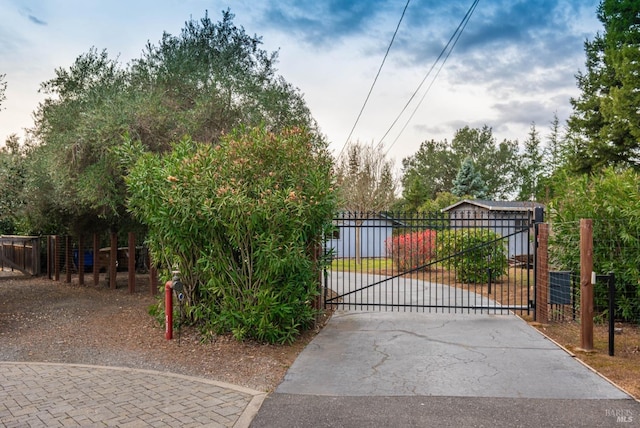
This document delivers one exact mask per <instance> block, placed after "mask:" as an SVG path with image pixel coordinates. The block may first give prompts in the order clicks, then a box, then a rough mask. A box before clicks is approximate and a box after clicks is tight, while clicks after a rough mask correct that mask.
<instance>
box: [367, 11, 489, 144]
mask: <svg viewBox="0 0 640 428" xmlns="http://www.w3.org/2000/svg"><path fill="white" fill-rule="evenodd" d="M479 1H480V0H475V1H474V2H473V4H472V5H471V6H470V7H469V10H467V13H466V14H465V15H464V18H462V21H460V24H458V27H457V28H456V30H455V31H454V32H453V34H452V35H451V38H450V39H449V41H448V42H447V44H446V45H445V46H444V48H442V51H441V52H440V55H438V58H436V60H435V61H434V62H433V64H432V65H431V67H430V68H429V71H428V72H427V74H426V75H425V76H424V78H423V79H422V81H421V82H420V84H419V85H418V87H417V88H416V90H415V91H414V92H413V94H411V97H409V100H408V101H407V103H406V104H405V105H404V107H403V108H402V110H401V111H400V113H399V114H398V116H396V118H395V119H394V121H393V122H392V123H391V126H389V129H387V132H385V133H384V135H383V136H382V138H381V139H380V141H379V142H378V144H377V146H376V147H379V146H380V145H381V144H382V142H383V141H384V139H385V138H386V137H387V135H389V132H391V130H392V129H393V127H394V126H395V125H396V123H398V120H400V117H402V115H403V114H404V112H405V111H406V110H407V108H408V107H409V104H411V101H413V99H414V98H415V96H416V95H417V93H418V92H419V91H420V89H421V88H422V85H424V82H425V81H426V80H427V77H429V75H430V74H431V72H432V71H433V69H434V68H435V66H436V64H437V63H438V62H439V61H440V59H441V58H442V57H443V55H444V54H445V52H446V51H447V50H448V49H449V45H451V43H452V42H453V40H454V39H455V38H456V35H457V34H458V32H459V31H460V29H461V28H462V27H463V25H466V24H465V21H468V19H469V18H470V17H471V13H472V12H473V10H474V9H475V7H476V5H477V4H478V2H479Z"/></svg>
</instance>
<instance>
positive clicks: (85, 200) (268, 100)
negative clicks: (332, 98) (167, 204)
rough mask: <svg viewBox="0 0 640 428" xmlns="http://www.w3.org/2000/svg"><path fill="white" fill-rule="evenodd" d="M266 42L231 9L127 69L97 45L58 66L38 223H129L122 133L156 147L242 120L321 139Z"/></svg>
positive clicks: (35, 188)
mask: <svg viewBox="0 0 640 428" xmlns="http://www.w3.org/2000/svg"><path fill="white" fill-rule="evenodd" d="M260 44H261V39H260V38H259V37H257V36H250V35H248V34H247V33H246V32H245V30H244V28H242V27H238V26H236V25H234V24H233V14H231V13H230V12H229V11H226V12H223V14H222V20H221V21H220V22H213V21H212V20H210V19H209V17H208V16H207V15H205V17H204V18H202V19H201V20H189V21H188V22H186V23H185V27H184V29H183V30H182V32H181V33H180V34H179V35H177V36H173V35H170V34H167V33H165V34H164V35H163V36H162V39H161V41H160V42H159V43H158V44H157V45H153V44H148V45H147V47H146V49H145V50H144V51H143V53H142V55H141V57H140V58H139V59H136V60H134V61H132V62H131V63H130V64H128V65H127V66H122V65H121V64H120V63H119V62H118V61H117V60H116V59H112V58H110V57H109V55H108V54H107V52H106V51H104V50H103V51H98V50H96V49H94V48H93V49H91V50H90V51H89V52H87V53H84V54H82V55H80V56H79V57H78V58H77V59H76V61H75V62H74V63H73V64H72V65H71V66H70V67H69V68H59V69H57V70H56V71H55V74H56V75H55V77H54V78H53V79H51V80H49V81H47V82H44V83H43V84H42V91H43V92H44V93H45V94H47V95H48V98H47V99H46V100H45V101H44V102H43V103H42V104H41V105H40V106H39V108H38V110H37V111H36V113H35V117H36V124H35V128H34V129H33V131H32V134H33V137H34V139H35V141H37V142H38V143H39V145H38V147H37V148H36V149H35V151H34V153H33V156H32V157H33V158H32V159H31V164H32V165H33V169H34V170H33V171H32V173H33V175H31V173H30V183H31V185H30V188H29V189H28V192H27V194H28V195H29V198H28V199H27V204H28V205H27V210H26V212H28V213H29V215H30V217H31V223H32V225H33V226H32V228H33V229H34V230H36V231H41V230H44V229H46V228H48V227H50V220H59V221H57V223H59V224H63V225H65V227H66V229H68V230H69V231H71V232H74V229H76V231H79V230H91V229H94V230H101V229H104V228H105V227H110V228H112V229H118V228H123V227H131V218H130V216H129V215H128V213H127V211H126V209H125V200H126V195H125V186H124V183H123V179H122V171H121V170H120V168H119V166H118V159H117V158H116V157H115V156H114V155H113V148H115V147H118V146H119V145H121V144H122V141H123V137H124V136H127V137H128V138H131V139H135V140H139V141H141V142H142V144H143V145H144V146H145V147H146V148H147V149H148V150H150V151H152V152H158V153H161V152H164V151H166V150H168V149H169V147H170V142H172V141H177V140H179V139H180V138H181V137H182V136H183V135H187V134H188V135H191V136H192V137H193V138H194V139H195V140H197V141H201V142H204V143H209V144H217V141H218V139H219V138H220V136H221V135H223V134H225V133H229V132H230V131H231V130H232V129H233V128H234V127H236V126H238V125H240V124H245V125H261V124H264V126H266V127H267V129H269V130H272V131H277V130H279V129H283V128H284V127H285V126H304V127H306V128H308V129H311V130H312V134H313V135H314V136H315V137H314V138H317V139H321V137H320V136H319V133H318V132H317V131H315V129H316V127H315V124H314V122H313V119H312V118H311V115H310V113H309V110H308V108H307V107H306V105H305V103H304V100H303V98H302V95H301V94H300V92H299V91H298V90H297V89H296V88H293V87H292V86H291V85H290V84H288V83H287V82H286V81H285V80H284V79H283V78H282V77H280V76H278V75H277V74H276V70H275V63H276V61H277V53H275V52H274V53H269V52H266V51H265V50H263V49H261V48H260ZM43 210H46V211H43ZM61 231H62V230H58V232H61Z"/></svg>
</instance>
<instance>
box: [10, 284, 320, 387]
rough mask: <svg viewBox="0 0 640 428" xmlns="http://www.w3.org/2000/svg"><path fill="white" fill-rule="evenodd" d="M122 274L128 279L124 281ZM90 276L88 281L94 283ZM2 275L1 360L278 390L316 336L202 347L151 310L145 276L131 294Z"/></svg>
mask: <svg viewBox="0 0 640 428" xmlns="http://www.w3.org/2000/svg"><path fill="white" fill-rule="evenodd" d="M120 275H123V276H120ZM90 280H91V278H87V279H86V281H90ZM63 281H64V279H63V280H62V281H59V282H56V281H51V280H48V279H45V278H24V277H15V276H12V275H11V274H9V273H7V272H0V342H1V346H0V360H1V361H34V362H54V363H75V364H91V365H100V366H119V367H131V368H140V369H150V370H158V371H169V372H172V373H178V374H184V375H190V376H199V377H204V378H208V379H212V380H218V381H223V382H229V383H232V384H236V385H241V386H245V387H248V388H252V389H255V390H259V391H265V392H269V391H272V390H273V389H274V388H275V387H276V386H277V385H278V384H279V383H280V381H281V380H282V378H283V376H284V374H285V372H286V370H287V368H288V367H289V366H290V365H291V364H292V363H293V361H294V359H295V358H296V356H297V355H298V354H299V353H300V351H301V350H302V349H303V348H304V346H305V345H306V344H307V343H308V342H309V341H310V340H311V338H312V337H313V336H314V335H315V333H316V332H313V331H312V332H307V333H305V334H304V335H303V336H302V337H301V338H300V340H298V341H297V342H296V343H294V344H293V345H290V346H280V345H266V344H260V343H255V342H249V341H247V342H243V343H239V342H237V341H235V340H234V339H233V338H231V337H228V336H218V337H217V338H215V340H213V341H208V342H203V341H202V340H201V339H202V338H201V336H200V335H199V334H198V332H197V331H195V330H193V329H182V331H180V332H179V333H178V332H177V331H174V340H171V341H169V340H166V339H165V338H164V328H163V326H161V325H159V324H158V323H157V322H156V320H155V319H154V318H153V317H151V316H150V315H149V313H148V308H149V307H150V306H151V305H153V304H154V303H156V302H157V298H155V297H153V296H151V295H150V293H149V288H148V282H147V278H146V277H138V281H137V285H136V292H135V293H133V294H130V293H129V291H128V287H127V277H126V273H124V274H119V276H118V287H117V289H115V290H111V289H109V288H107V286H106V285H105V284H106V283H105V281H104V279H102V283H103V284H102V285H100V286H98V287H94V286H92V285H83V286H80V285H78V284H77V278H74V279H73V280H72V282H71V283H64V282H63Z"/></svg>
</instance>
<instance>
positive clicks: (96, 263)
mask: <svg viewBox="0 0 640 428" xmlns="http://www.w3.org/2000/svg"><path fill="white" fill-rule="evenodd" d="M99 283H100V240H99V239H98V234H97V233H94V234H93V285H94V286H96V287H97V286H98V284H99Z"/></svg>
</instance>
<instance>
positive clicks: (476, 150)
mask: <svg viewBox="0 0 640 428" xmlns="http://www.w3.org/2000/svg"><path fill="white" fill-rule="evenodd" d="M467 157H469V158H470V160H471V161H472V163H473V165H474V168H475V169H476V171H477V172H478V174H479V175H480V177H481V179H482V181H483V182H484V184H485V186H486V196H487V197H490V198H508V197H510V196H511V195H512V194H513V193H514V192H516V191H517V190H518V187H517V184H518V182H517V180H516V178H517V176H518V173H519V170H518V168H519V160H518V143H517V141H509V140H504V141H502V142H501V143H497V141H496V139H495V138H494V136H493V132H492V130H491V128H490V127H488V126H484V127H482V128H470V127H468V126H465V127H464V128H461V129H459V130H458V131H456V134H455V136H454V138H453V140H452V141H451V143H449V142H447V141H446V140H445V141H441V142H436V141H433V140H431V141H425V142H424V143H422V144H421V145H420V149H419V150H418V151H417V152H416V154H414V155H413V156H410V157H407V158H405V159H403V161H402V165H403V176H402V184H403V189H404V190H403V197H404V198H405V200H406V201H407V202H408V204H407V206H408V207H409V208H411V209H417V208H418V207H420V206H421V205H422V204H424V202H426V201H428V200H433V199H435V198H436V197H437V195H438V194H439V193H441V192H449V191H451V189H452V188H453V186H454V184H453V182H454V180H455V178H456V175H457V174H458V172H459V168H460V166H461V165H462V163H463V161H464V160H465V158H467Z"/></svg>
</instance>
